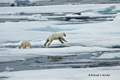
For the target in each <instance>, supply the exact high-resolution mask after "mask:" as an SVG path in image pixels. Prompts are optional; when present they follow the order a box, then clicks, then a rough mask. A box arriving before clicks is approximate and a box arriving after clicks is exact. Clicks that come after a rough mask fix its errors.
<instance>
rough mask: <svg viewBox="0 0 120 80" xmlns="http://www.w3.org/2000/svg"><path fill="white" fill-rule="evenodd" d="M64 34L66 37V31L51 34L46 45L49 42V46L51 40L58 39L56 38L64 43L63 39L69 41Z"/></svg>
mask: <svg viewBox="0 0 120 80" xmlns="http://www.w3.org/2000/svg"><path fill="white" fill-rule="evenodd" d="M63 36H65V37H66V34H65V32H59V33H54V34H51V35H50V36H48V38H47V40H46V42H45V43H44V46H46V44H47V43H48V42H49V43H48V45H47V46H48V47H49V46H50V44H51V42H52V41H53V40H56V39H58V40H59V41H60V42H61V43H62V44H63V43H64V42H63V41H65V42H67V41H66V40H65V39H64V38H63Z"/></svg>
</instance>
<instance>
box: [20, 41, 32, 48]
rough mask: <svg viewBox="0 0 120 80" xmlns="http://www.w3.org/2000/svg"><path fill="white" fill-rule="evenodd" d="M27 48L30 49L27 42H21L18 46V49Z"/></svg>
mask: <svg viewBox="0 0 120 80" xmlns="http://www.w3.org/2000/svg"><path fill="white" fill-rule="evenodd" d="M27 46H29V48H32V47H31V44H30V42H28V41H22V42H21V44H20V46H19V49H20V48H21V47H23V48H24V49H25V48H26V47H27Z"/></svg>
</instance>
